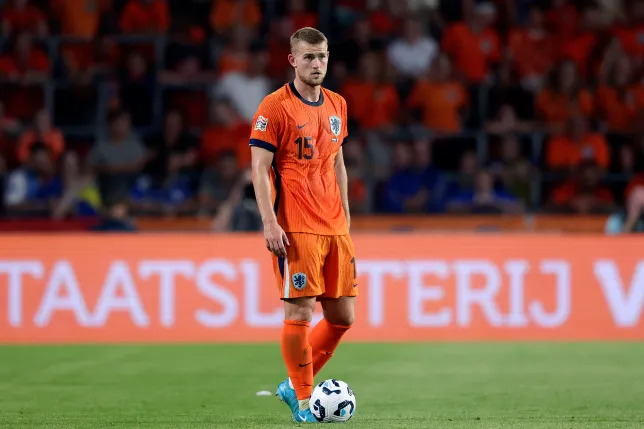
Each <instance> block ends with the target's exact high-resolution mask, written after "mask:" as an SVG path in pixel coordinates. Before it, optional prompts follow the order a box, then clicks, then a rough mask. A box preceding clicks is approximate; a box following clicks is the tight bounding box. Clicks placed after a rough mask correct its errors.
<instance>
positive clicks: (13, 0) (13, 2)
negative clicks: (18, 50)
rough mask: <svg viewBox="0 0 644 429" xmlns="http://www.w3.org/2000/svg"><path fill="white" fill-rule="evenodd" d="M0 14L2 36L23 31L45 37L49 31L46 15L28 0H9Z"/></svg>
mask: <svg viewBox="0 0 644 429" xmlns="http://www.w3.org/2000/svg"><path fill="white" fill-rule="evenodd" d="M0 15H1V16H2V20H1V21H0V26H1V27H2V36H3V37H10V36H12V35H14V34H19V33H23V32H24V33H30V34H34V35H37V36H40V37H45V36H47V34H48V32H49V28H48V25H47V16H46V15H45V14H44V13H43V11H42V10H40V9H39V8H38V7H37V6H36V5H33V4H30V2H29V0H9V1H8V3H7V5H5V7H4V9H2V14H0Z"/></svg>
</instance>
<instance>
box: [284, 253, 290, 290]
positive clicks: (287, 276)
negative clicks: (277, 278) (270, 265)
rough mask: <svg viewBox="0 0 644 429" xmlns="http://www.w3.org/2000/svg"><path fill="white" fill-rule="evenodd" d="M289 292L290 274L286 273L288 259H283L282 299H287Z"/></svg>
mask: <svg viewBox="0 0 644 429" xmlns="http://www.w3.org/2000/svg"><path fill="white" fill-rule="evenodd" d="M290 291H291V274H290V273H289V271H288V258H284V298H288V297H289V295H290Z"/></svg>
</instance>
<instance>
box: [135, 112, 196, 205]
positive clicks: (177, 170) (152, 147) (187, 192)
mask: <svg viewBox="0 0 644 429" xmlns="http://www.w3.org/2000/svg"><path fill="white" fill-rule="evenodd" d="M197 148H198V143H197V139H196V138H195V137H194V136H193V135H192V134H191V133H190V132H189V131H188V130H187V129H186V127H185V121H184V119H183V116H182V115H181V113H180V112H179V111H176V110H170V111H168V112H167V113H166V115H165V121H164V125H163V131H162V132H161V133H160V134H157V135H154V136H153V137H152V138H150V139H149V140H148V142H147V151H148V157H147V163H146V165H145V167H144V168H143V171H142V175H141V176H140V177H139V180H138V182H137V185H136V190H135V200H136V202H137V203H139V204H141V203H142V204H145V205H147V206H148V207H149V208H151V209H152V210H161V209H167V208H168V207H170V209H176V208H179V206H180V205H181V204H183V203H186V202H187V201H188V200H189V198H190V197H191V196H192V194H193V189H194V187H195V186H196V180H197V174H198V171H197V162H198V156H197V155H198V151H197Z"/></svg>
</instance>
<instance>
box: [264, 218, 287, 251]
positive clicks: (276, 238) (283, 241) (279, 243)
mask: <svg viewBox="0 0 644 429" xmlns="http://www.w3.org/2000/svg"><path fill="white" fill-rule="evenodd" d="M264 239H265V240H266V248H267V249H268V250H269V251H271V252H272V253H273V254H274V255H275V256H278V257H282V258H284V257H286V246H289V245H290V243H289V242H288V237H287V236H286V233H285V232H284V230H283V229H282V227H281V226H279V225H278V224H277V222H276V223H274V224H272V225H268V226H267V227H265V228H264Z"/></svg>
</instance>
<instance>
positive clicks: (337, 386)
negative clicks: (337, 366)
mask: <svg viewBox="0 0 644 429" xmlns="http://www.w3.org/2000/svg"><path fill="white" fill-rule="evenodd" d="M309 408H311V412H312V413H313V416H315V418H316V419H317V420H318V421H319V422H327V423H333V422H336V423H337V422H346V421H347V420H349V419H350V418H351V417H353V415H354V414H355V412H356V395H355V394H354V393H353V390H351V387H349V385H348V384H347V383H345V382H344V381H341V380H335V379H329V380H325V381H323V382H321V383H320V384H318V385H317V386H315V388H314V389H313V394H311V399H310V400H309Z"/></svg>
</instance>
